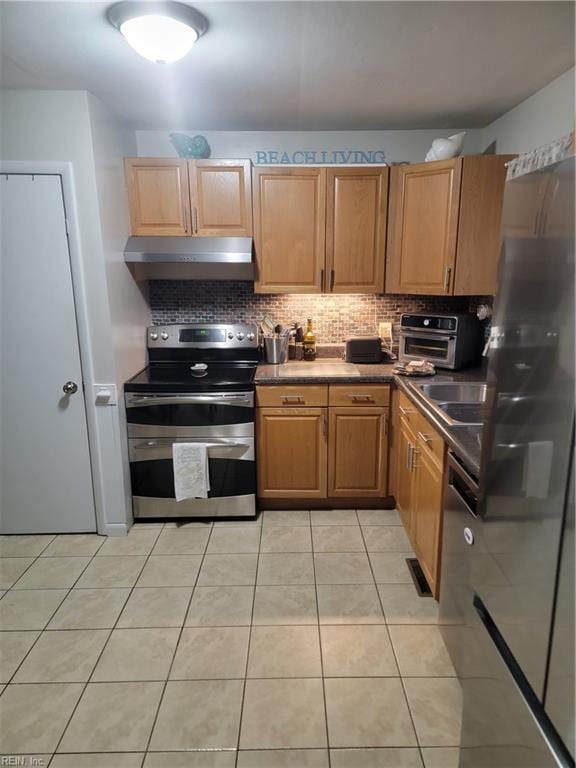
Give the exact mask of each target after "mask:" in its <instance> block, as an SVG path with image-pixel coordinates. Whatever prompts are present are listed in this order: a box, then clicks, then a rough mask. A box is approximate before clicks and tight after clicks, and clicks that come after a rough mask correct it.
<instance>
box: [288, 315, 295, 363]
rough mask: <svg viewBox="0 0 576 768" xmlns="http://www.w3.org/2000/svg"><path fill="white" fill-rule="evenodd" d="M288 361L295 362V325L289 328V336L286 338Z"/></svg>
mask: <svg viewBox="0 0 576 768" xmlns="http://www.w3.org/2000/svg"><path fill="white" fill-rule="evenodd" d="M288 360H296V323H292V325H291V326H290V336H289V338H288Z"/></svg>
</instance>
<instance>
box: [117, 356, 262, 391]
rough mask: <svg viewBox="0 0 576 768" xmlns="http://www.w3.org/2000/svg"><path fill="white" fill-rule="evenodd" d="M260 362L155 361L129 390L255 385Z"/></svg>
mask: <svg viewBox="0 0 576 768" xmlns="http://www.w3.org/2000/svg"><path fill="white" fill-rule="evenodd" d="M255 373H256V363H236V364H234V365H230V363H228V364H226V363H208V364H207V365H206V370H202V369H200V368H199V367H198V364H197V363H191V362H189V363H154V364H152V365H149V366H148V367H147V368H144V370H143V371H140V373H137V374H136V375H135V376H133V377H132V378H131V379H129V380H128V381H127V382H126V384H125V385H124V390H125V391H126V392H175V393H176V392H211V391H214V392H216V391H227V390H234V391H236V392H247V391H250V390H252V389H253V388H254V383H253V382H254V375H255Z"/></svg>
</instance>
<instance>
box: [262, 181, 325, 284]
mask: <svg viewBox="0 0 576 768" xmlns="http://www.w3.org/2000/svg"><path fill="white" fill-rule="evenodd" d="M253 200H254V247H255V251H256V266H257V279H256V283H255V286H254V289H255V291H256V292H257V293H320V291H321V290H322V282H323V274H324V272H323V270H324V244H325V230H326V210H325V208H326V170H325V169H324V168H266V167H260V168H254V169H253Z"/></svg>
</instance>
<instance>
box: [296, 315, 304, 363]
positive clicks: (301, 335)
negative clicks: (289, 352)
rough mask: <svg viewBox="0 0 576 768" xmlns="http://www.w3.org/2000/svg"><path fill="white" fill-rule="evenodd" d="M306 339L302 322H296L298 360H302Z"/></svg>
mask: <svg viewBox="0 0 576 768" xmlns="http://www.w3.org/2000/svg"><path fill="white" fill-rule="evenodd" d="M303 340H304V330H303V328H302V326H301V325H300V323H297V324H296V360H302V354H303V353H302V342H303Z"/></svg>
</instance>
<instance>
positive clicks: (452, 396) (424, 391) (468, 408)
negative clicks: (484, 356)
mask: <svg viewBox="0 0 576 768" xmlns="http://www.w3.org/2000/svg"><path fill="white" fill-rule="evenodd" d="M413 386H414V387H415V388H416V389H417V390H419V392H420V395H421V396H423V397H424V399H425V400H426V402H427V404H428V408H430V409H431V410H432V411H433V412H434V413H435V414H436V416H437V417H438V418H440V419H442V421H444V422H445V423H446V424H448V425H449V426H451V427H452V426H454V425H467V426H478V425H481V424H482V422H483V419H482V414H483V406H484V403H485V402H486V392H487V387H486V384H484V383H482V382H479V381H478V382H476V381H471V382H462V383H458V382H451V381H443V382H442V381H437V382H427V383H424V382H422V383H420V382H418V383H415V384H414V385H413Z"/></svg>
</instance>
